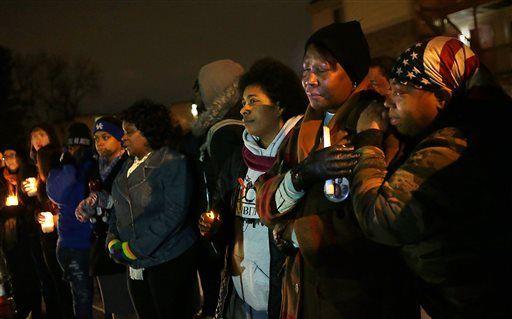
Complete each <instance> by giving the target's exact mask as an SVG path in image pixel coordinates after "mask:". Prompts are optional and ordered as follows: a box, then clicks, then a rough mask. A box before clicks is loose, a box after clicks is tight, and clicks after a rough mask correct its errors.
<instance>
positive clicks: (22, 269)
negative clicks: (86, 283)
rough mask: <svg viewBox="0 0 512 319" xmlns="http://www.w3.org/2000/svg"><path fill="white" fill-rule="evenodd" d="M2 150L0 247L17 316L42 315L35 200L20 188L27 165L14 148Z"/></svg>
mask: <svg viewBox="0 0 512 319" xmlns="http://www.w3.org/2000/svg"><path fill="white" fill-rule="evenodd" d="M2 153H3V155H4V157H3V158H4V161H5V167H4V168H3V169H1V176H0V200H1V201H2V202H1V203H0V244H1V248H0V249H2V250H3V252H4V256H5V259H6V263H7V268H8V271H9V272H10V274H11V279H12V286H13V290H14V299H15V302H16V306H17V311H18V314H19V316H20V317H23V318H25V317H26V316H27V315H28V314H29V313H32V317H33V318H41V292H40V290H41V285H40V283H39V280H38V276H37V269H36V263H35V260H34V258H33V255H34V252H33V248H34V245H33V244H34V241H33V238H32V237H33V236H34V234H36V233H37V232H36V231H37V225H36V221H35V219H34V218H33V209H34V202H33V200H32V199H31V198H29V197H28V196H26V195H25V194H24V193H23V192H22V191H21V187H20V184H21V180H22V176H23V175H25V174H27V173H29V172H27V171H29V170H30V166H28V165H27V164H26V163H25V162H24V161H23V159H22V156H21V154H20V153H19V151H18V150H17V149H16V148H15V147H12V146H8V147H5V148H4V150H3V152H2ZM35 248H38V247H37V246H36V247H35Z"/></svg>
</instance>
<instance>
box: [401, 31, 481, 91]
mask: <svg viewBox="0 0 512 319" xmlns="http://www.w3.org/2000/svg"><path fill="white" fill-rule="evenodd" d="M479 65H480V62H479V60H478V57H477V56H476V55H475V53H474V52H473V51H472V50H471V49H470V48H469V47H468V46H466V45H465V44H464V43H462V42H460V41H459V40H457V39H455V38H450V37H442V36H440V37H435V38H432V39H431V40H429V41H426V42H418V43H416V44H415V45H413V46H411V47H410V48H408V49H407V50H405V52H403V53H402V54H401V55H400V56H399V57H398V59H397V60H396V62H395V65H394V67H393V70H392V71H391V79H392V80H395V81H396V82H398V83H400V84H403V85H411V86H413V87H415V88H417V89H421V90H427V91H432V92H435V91H438V90H443V91H445V92H446V93H448V94H450V95H452V94H453V93H454V92H455V91H457V90H458V89H459V88H461V87H463V86H464V85H465V83H466V81H467V80H468V79H469V78H470V77H471V76H472V75H473V74H475V72H476V70H477V69H478V66H479Z"/></svg>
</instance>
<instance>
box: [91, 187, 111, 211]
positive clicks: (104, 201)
mask: <svg viewBox="0 0 512 319" xmlns="http://www.w3.org/2000/svg"><path fill="white" fill-rule="evenodd" d="M95 194H96V197H97V200H96V205H97V206H98V207H100V208H103V209H110V208H111V207H112V204H113V203H112V201H111V197H110V194H109V193H108V192H106V191H100V192H95Z"/></svg>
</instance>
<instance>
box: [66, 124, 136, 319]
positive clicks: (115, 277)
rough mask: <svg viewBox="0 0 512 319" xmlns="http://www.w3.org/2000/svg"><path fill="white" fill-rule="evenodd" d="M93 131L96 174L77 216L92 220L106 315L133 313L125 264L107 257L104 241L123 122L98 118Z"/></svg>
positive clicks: (95, 268) (95, 272) (122, 157)
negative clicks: (96, 159) (109, 197)
mask: <svg viewBox="0 0 512 319" xmlns="http://www.w3.org/2000/svg"><path fill="white" fill-rule="evenodd" d="M93 134H94V144H95V146H96V151H97V153H98V155H99V157H98V172H99V176H98V177H97V178H96V179H94V180H93V182H92V183H90V185H89V187H90V191H91V193H90V194H89V197H87V198H86V199H84V200H83V201H82V202H81V203H80V204H79V205H78V207H77V209H76V211H75V213H76V217H77V219H78V220H80V221H84V222H85V221H86V220H91V221H92V222H93V243H92V246H91V260H90V270H91V275H92V276H97V277H96V278H97V280H98V286H99V289H100V292H101V297H102V300H103V308H104V310H105V316H106V317H112V316H115V318H119V319H121V318H124V316H128V315H129V314H132V313H134V311H133V306H132V303H131V300H130V296H129V294H128V286H127V284H126V266H124V265H120V264H117V263H115V262H114V261H113V260H112V259H111V258H109V256H108V251H107V250H106V247H105V241H106V238H107V231H108V219H109V215H110V213H111V209H108V208H107V206H108V196H109V194H110V191H111V189H112V183H113V182H114V179H115V178H116V176H117V174H118V173H119V171H120V170H121V168H122V166H123V164H124V162H125V161H126V159H127V158H128V155H127V154H126V152H125V151H124V149H123V146H122V143H121V138H122V137H123V134H124V133H123V129H122V123H121V121H120V120H118V119H116V118H115V117H112V116H104V117H101V118H99V119H98V120H97V121H96V122H95V123H94V127H93Z"/></svg>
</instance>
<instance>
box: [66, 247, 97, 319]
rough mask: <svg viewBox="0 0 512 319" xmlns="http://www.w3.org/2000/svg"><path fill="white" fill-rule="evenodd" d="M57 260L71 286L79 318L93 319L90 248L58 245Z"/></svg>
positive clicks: (74, 309) (75, 311)
mask: <svg viewBox="0 0 512 319" xmlns="http://www.w3.org/2000/svg"><path fill="white" fill-rule="evenodd" d="M57 260H58V261H59V264H60V266H61V268H62V271H63V272H64V280H66V281H67V282H69V285H70V286H71V294H72V295H73V311H74V313H75V317H76V318H77V319H92V298H93V282H92V277H91V276H90V275H89V249H72V248H63V247H57Z"/></svg>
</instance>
